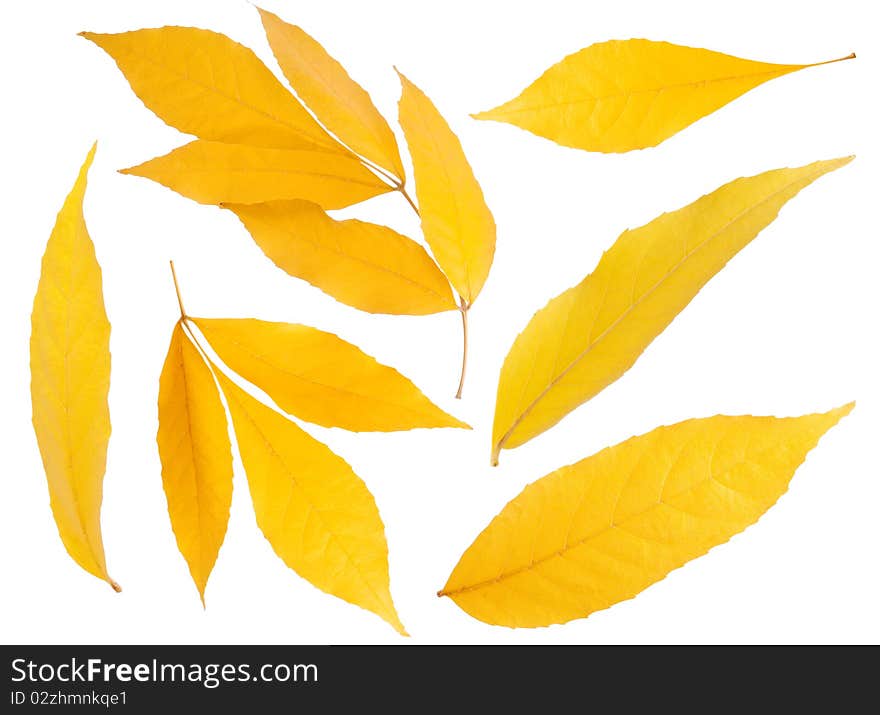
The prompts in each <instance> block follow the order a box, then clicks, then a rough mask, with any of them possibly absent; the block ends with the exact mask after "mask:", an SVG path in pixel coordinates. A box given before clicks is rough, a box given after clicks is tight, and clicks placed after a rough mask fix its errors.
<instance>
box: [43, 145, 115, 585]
mask: <svg viewBox="0 0 880 715" xmlns="http://www.w3.org/2000/svg"><path fill="white" fill-rule="evenodd" d="M94 156H95V147H92V149H91V151H90V152H89V154H88V156H87V157H86V160H85V163H83V165H82V168H81V169H80V171H79V176H78V177H77V179H76V183H75V184H74V186H73V189H72V190H71V192H70V194H69V195H68V196H67V199H66V200H65V201H64V205H63V206H62V207H61V211H60V212H59V213H58V218H57V219H56V221H55V227H54V228H53V229H52V233H51V235H50V236H49V241H48V243H47V244H46V251H45V253H44V254H43V264H42V270H41V272H40V283H39V287H38V288H37V295H36V297H35V298H34V310H33V314H32V315H31V341H30V359H31V363H30V365H31V403H32V406H33V423H34V431H35V432H36V435H37V443H38V444H39V447H40V455H41V456H42V458H43V468H44V469H45V470H46V480H47V482H48V484H49V502H50V504H51V506H52V514H53V515H54V517H55V523H56V524H57V526H58V533H59V535H60V536H61V541H62V542H63V543H64V547H65V548H66V549H67V553H69V554H70V556H71V558H72V559H73V560H74V561H76V563H78V564H79V565H80V566H82V567H83V568H84V569H85V570H86V571H88V572H89V573H90V574H92V575H94V576H97V577H98V578H100V579H104V580H105V581H107V582H108V583H109V584H110V585H111V586H113V588H114V589H116V590H117V591H118V590H119V587H118V586H117V585H116V583H115V582H114V581H113V580H112V579H111V578H110V576H109V575H108V574H107V564H106V561H105V558H104V542H103V539H102V537H101V501H102V498H103V484H104V470H105V467H106V462H107V444H108V442H109V440H110V408H109V407H108V404H107V393H108V390H109V389H110V323H109V321H108V320H107V313H106V312H105V310H104V295H103V291H102V286H101V267H100V266H99V265H98V261H97V259H96V258H95V247H94V245H93V244H92V239H91V238H90V237H89V232H88V229H87V228H86V223H85V219H84V218H83V198H84V197H85V192H86V180H87V175H88V171H89V167H90V166H91V164H92V159H93V158H94Z"/></svg>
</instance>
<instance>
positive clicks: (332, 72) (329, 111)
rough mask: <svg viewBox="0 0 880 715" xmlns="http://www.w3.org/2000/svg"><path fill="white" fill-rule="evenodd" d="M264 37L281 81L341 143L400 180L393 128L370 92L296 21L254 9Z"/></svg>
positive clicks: (397, 152)
mask: <svg viewBox="0 0 880 715" xmlns="http://www.w3.org/2000/svg"><path fill="white" fill-rule="evenodd" d="M260 17H261V18H262V20H263V27H264V28H265V30H266V37H267V38H268V39H269V44H270V45H271V46H272V52H274V53H275V58H276V59H277V60H278V64H279V65H280V66H281V71H282V72H284V76H285V77H287V81H288V82H290V85H291V86H292V87H293V88H294V90H296V93H297V95H298V96H299V98H300V99H301V100H302V101H303V102H305V104H306V106H307V107H308V108H309V109H311V110H312V111H313V112H314V113H315V116H317V117H318V119H320V120H321V122H322V123H323V124H324V126H325V127H327V128H328V129H329V130H330V131H331V132H333V133H334V134H335V135H336V136H337V137H339V138H340V139H341V140H342V141H343V142H344V143H345V144H346V145H347V146H349V147H350V148H351V149H353V150H354V151H356V152H357V153H358V154H360V155H361V156H363V157H364V158H366V159H369V160H370V161H372V162H373V163H374V164H376V165H378V166H380V167H382V168H383V169H386V170H387V171H389V172H391V173H392V174H393V175H394V176H395V177H397V180H398V181H399V182H400V183H403V180H404V171H403V163H402V162H401V161H400V150H399V149H398V147H397V139H395V137H394V132H392V131H391V128H390V127H389V126H388V122H386V121H385V118H384V117H383V116H382V115H381V114H380V113H379V110H378V109H376V106H375V105H374V104H373V101H372V100H371V99H370V95H369V94H367V93H366V91H364V89H363V87H361V86H360V85H359V84H358V83H357V82H355V81H354V80H353V79H352V78H351V77H349V76H348V73H347V72H346V71H345V68H344V67H343V66H342V65H341V64H339V62H337V61H336V60H335V59H333V58H332V57H331V56H330V55H329V54H327V51H326V50H325V49H324V48H323V47H321V45H320V44H319V43H318V42H317V41H316V40H315V39H314V38H312V37H311V36H309V35H308V34H307V33H306V32H305V31H304V30H303V29H302V28H301V27H298V26H296V25H290V24H288V23H286V22H284V20H282V19H281V18H280V17H278V16H277V15H274V14H273V13H271V12H268V11H266V10H260Z"/></svg>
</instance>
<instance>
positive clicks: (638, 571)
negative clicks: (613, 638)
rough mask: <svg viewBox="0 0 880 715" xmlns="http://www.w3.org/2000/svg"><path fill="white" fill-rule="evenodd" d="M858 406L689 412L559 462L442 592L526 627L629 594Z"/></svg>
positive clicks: (740, 516)
mask: <svg viewBox="0 0 880 715" xmlns="http://www.w3.org/2000/svg"><path fill="white" fill-rule="evenodd" d="M852 408H853V404H852V403H850V404H848V405H845V406H844V407H839V408H837V409H835V410H831V411H830V412H826V413H825V414H813V415H806V416H804V417H791V418H786V419H777V418H774V417H725V416H717V417H710V418H707V419H699V420H688V421H686V422H680V423H679V424H676V425H672V426H671V427H660V428H658V429H656V430H654V431H653V432H649V433H648V434H645V435H642V436H640V437H633V438H631V439H629V440H627V441H625V442H622V443H621V444H618V445H616V446H614V447H609V448H607V449H604V450H602V451H601V452H598V453H597V454H594V455H593V456H592V457H588V458H587V459H584V460H582V461H580V462H578V463H577V464H573V465H571V466H568V467H563V468H562V469H558V470H557V471H555V472H553V473H552V474H549V475H547V476H546V477H544V478H543V479H539V480H538V481H536V482H534V483H533V484H531V485H529V486H528V487H526V488H525V489H524V490H523V491H522V492H521V493H520V494H519V496H517V497H516V498H514V499H513V500H512V501H511V502H510V503H509V504H508V505H507V506H506V507H504V509H503V510H502V511H501V513H500V514H499V515H498V516H496V517H495V519H493V520H492V523H490V524H489V526H488V527H486V529H485V530H484V531H483V532H482V533H481V534H480V535H479V536H478V537H477V539H476V541H474V543H473V544H472V545H471V546H470V547H469V548H468V549H467V551H465V553H464V555H463V556H462V557H461V560H460V561H459V562H458V565H457V566H456V567H455V569H454V570H453V572H452V575H451V576H450V577H449V581H448V582H447V584H446V586H445V587H444V589H443V590H442V591H441V592H440V594H439V595H442V596H449V597H451V598H452V599H453V600H454V601H455V602H456V604H458V606H459V607H460V608H462V609H463V610H464V611H466V612H467V613H469V614H470V615H471V616H473V617H474V618H477V619H479V620H481V621H484V622H486V623H491V624H495V625H503V626H510V627H527V628H531V627H536V626H548V625H551V624H553V623H565V622H567V621H570V620H573V619H575V618H584V617H586V616H588V615H590V614H591V613H593V612H594V611H598V610H601V609H603V608H608V607H609V606H611V605H613V604H615V603H618V602H619V601H623V600H625V599H628V598H632V597H633V596H635V595H636V594H637V593H639V592H640V591H642V590H644V589H645V588H647V587H648V586H650V585H651V584H652V583H655V582H657V581H659V580H661V579H662V578H663V577H664V576H666V575H667V574H668V573H669V572H670V571H672V570H673V569H676V568H678V567H679V566H682V565H684V564H685V563H687V562H688V561H690V560H691V559H695V558H697V557H698V556H702V555H703V554H705V553H706V552H707V551H708V550H709V549H711V548H712V547H713V546H716V545H718V544H721V543H724V542H725V541H727V540H728V539H729V538H730V537H732V536H733V535H734V534H737V533H739V532H740V531H742V530H743V529H745V528H746V527H747V526H749V525H750V524H753V523H754V522H755V521H757V520H758V518H759V517H760V516H761V515H762V514H763V513H764V512H765V511H767V509H769V508H770V507H771V506H773V504H774V503H775V502H776V500H777V499H778V498H779V497H780V496H781V495H782V494H784V493H785V491H786V489H787V488H788V483H789V481H790V480H791V477H792V475H793V474H794V471H795V470H796V469H797V468H798V466H799V465H800V464H801V463H802V462H803V460H804V458H805V457H806V455H807V452H809V451H810V450H811V449H812V448H813V447H814V446H815V445H816V443H817V442H818V440H819V438H820V437H821V436H822V435H823V434H824V433H825V432H826V431H827V430H829V429H830V428H831V427H833V426H834V425H835V424H836V423H837V422H838V420H840V419H841V418H842V417H844V416H845V415H847V414H848V413H849V412H850V410H851V409H852Z"/></svg>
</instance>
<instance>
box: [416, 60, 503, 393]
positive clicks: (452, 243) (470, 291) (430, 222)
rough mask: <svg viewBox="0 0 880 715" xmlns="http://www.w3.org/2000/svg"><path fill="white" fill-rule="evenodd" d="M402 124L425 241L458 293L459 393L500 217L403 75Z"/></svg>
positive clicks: (436, 115) (454, 142) (453, 141)
mask: <svg viewBox="0 0 880 715" xmlns="http://www.w3.org/2000/svg"><path fill="white" fill-rule="evenodd" d="M398 75H399V76H400V83H401V85H402V87H403V93H402V95H401V98H400V112H399V113H400V126H401V127H402V128H403V133H404V135H405V136H406V142H407V145H408V146H409V152H410V156H411V157H412V163H413V172H414V174H415V180H416V196H417V197H418V201H419V212H420V216H421V221H422V231H423V232H424V234H425V240H426V241H427V242H428V245H429V246H430V247H431V251H432V252H433V254H434V258H436V259H437V263H438V264H439V265H440V268H442V269H443V272H444V273H445V274H446V276H447V277H448V278H449V282H450V283H452V286H453V287H454V288H455V290H456V291H457V292H458V295H459V297H460V301H461V305H460V307H461V315H462V320H463V323H464V337H465V347H464V355H463V360H462V374H461V381H460V383H459V388H458V394H457V395H456V397H461V390H462V384H463V382H464V373H465V367H466V363H467V311H468V310H469V309H470V307H471V306H472V305H473V303H474V301H475V300H476V299H477V296H478V295H479V294H480V291H481V290H482V288H483V284H484V283H485V282H486V278H487V277H488V275H489V269H490V268H491V266H492V258H493V257H494V255H495V219H494V218H493V217H492V213H491V212H490V211H489V207H488V206H486V201H485V199H484V198H483V191H482V189H481V188H480V185H479V184H478V183H477V180H476V178H475V177H474V173H473V170H472V169H471V166H470V164H469V163H468V160H467V158H466V157H465V155H464V151H463V150H462V148H461V143H460V142H459V140H458V137H457V136H455V134H453V132H452V130H451V129H450V128H449V125H448V124H447V123H446V120H445V119H443V117H442V116H441V114H440V112H438V111H437V108H436V107H435V106H434V105H433V103H432V102H431V100H430V99H428V97H427V96H425V94H424V93H423V92H422V91H421V90H420V89H419V88H418V87H416V86H415V85H414V84H413V83H412V82H410V81H409V80H408V79H407V78H406V77H404V76H403V75H402V74H400V72H398Z"/></svg>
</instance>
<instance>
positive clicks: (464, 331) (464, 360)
mask: <svg viewBox="0 0 880 715" xmlns="http://www.w3.org/2000/svg"><path fill="white" fill-rule="evenodd" d="M459 300H461V306H460V307H459V309H458V310H459V312H460V313H461V332H462V348H461V377H460V378H459V380H458V390H457V391H456V393H455V399H456V400H460V399H461V391H462V390H463V389H464V376H465V373H466V372H467V358H468V320H467V314H468V309H469V308H470V306H469V305H468V304H467V302H466V301H465V299H464V298H460V299H459Z"/></svg>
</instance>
